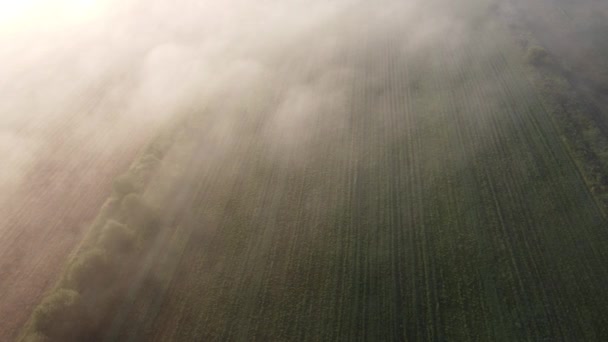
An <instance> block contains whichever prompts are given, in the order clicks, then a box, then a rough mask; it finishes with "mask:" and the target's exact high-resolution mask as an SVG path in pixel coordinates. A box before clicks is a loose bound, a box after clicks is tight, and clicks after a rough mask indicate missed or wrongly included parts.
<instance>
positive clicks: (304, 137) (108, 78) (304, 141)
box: [0, 0, 608, 340]
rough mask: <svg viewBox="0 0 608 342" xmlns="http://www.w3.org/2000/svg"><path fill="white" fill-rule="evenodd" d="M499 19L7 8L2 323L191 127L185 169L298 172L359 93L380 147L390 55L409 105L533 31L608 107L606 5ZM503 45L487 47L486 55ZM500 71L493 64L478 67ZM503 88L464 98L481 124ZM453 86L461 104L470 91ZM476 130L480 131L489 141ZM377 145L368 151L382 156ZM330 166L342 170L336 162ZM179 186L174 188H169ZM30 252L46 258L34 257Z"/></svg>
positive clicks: (133, 0)
mask: <svg viewBox="0 0 608 342" xmlns="http://www.w3.org/2000/svg"><path fill="white" fill-rule="evenodd" d="M494 3H495V2H494V1H484V0H466V1H462V2H456V3H453V2H450V1H447V0H431V1H425V0H403V1H400V0H379V1H373V2H369V1H363V0H286V1H280V0H225V1H220V0H204V1H195V0H176V1H169V0H150V1H143V0H126V1H120V0H55V1H53V0H28V1H19V2H15V1H9V0H0V166H1V167H0V218H1V217H5V218H6V219H5V220H0V249H2V248H3V246H2V245H6V246H7V248H6V249H5V250H4V252H0V269H2V266H3V265H9V264H10V265H13V266H12V268H10V269H9V268H8V267H4V272H5V273H4V274H5V275H6V277H5V280H2V279H0V293H3V290H5V291H4V292H5V293H7V297H6V298H7V299H6V301H5V303H4V305H5V308H6V312H12V313H14V312H17V311H18V309H17V308H18V307H19V306H20V304H21V302H22V301H23V300H24V299H23V298H24V297H27V295H28V294H29V293H36V295H35V296H32V297H31V298H30V299H28V302H27V303H26V306H27V307H28V308H31V307H32V306H33V305H35V304H36V303H37V299H39V298H40V296H41V293H42V292H43V291H44V290H45V289H46V288H47V287H48V286H49V284H52V283H53V281H54V278H53V277H52V276H48V275H46V274H45V272H49V273H51V274H54V273H57V272H59V271H60V269H61V266H62V263H63V262H64V261H65V260H67V257H68V254H69V253H70V251H71V250H72V249H73V248H74V247H75V246H76V245H77V244H78V241H80V239H81V238H82V237H83V236H84V235H85V234H86V232H87V227H88V226H87V224H88V223H89V222H90V221H91V220H92V219H93V217H94V215H95V213H96V211H97V208H98V207H99V205H100V204H101V203H102V202H103V200H104V199H105V198H106V197H107V196H109V195H110V193H111V182H112V179H114V178H115V177H116V176H117V175H119V174H120V173H122V172H124V171H125V170H126V169H127V168H128V165H129V163H130V162H131V161H132V160H133V159H134V158H135V157H136V156H137V155H138V152H140V151H141V150H142V149H143V148H144V147H145V146H146V144H148V143H149V142H150V141H151V140H152V139H153V138H154V137H155V136H157V135H158V134H160V133H162V132H163V131H164V130H166V129H167V128H168V127H172V125H173V124H174V123H175V122H180V120H183V119H184V118H186V117H188V115H192V114H196V115H197V116H198V117H199V118H202V119H203V120H204V121H205V125H206V126H205V127H206V128H205V130H204V133H201V134H200V135H201V138H200V140H201V141H200V143H201V145H202V143H203V142H204V143H205V144H207V145H206V146H196V145H195V146H190V148H191V150H188V151H189V152H193V151H194V152H196V153H194V152H193V156H190V157H186V158H192V159H196V158H198V159H199V162H200V163H201V164H203V163H204V164H207V165H213V164H214V162H216V161H219V160H220V159H222V158H224V159H225V158H228V157H232V156H234V157H235V158H237V157H236V156H237V155H238V154H231V153H233V152H234V149H236V148H237V147H235V146H237V144H238V143H241V144H243V145H246V144H247V143H243V141H244V140H246V139H253V140H255V141H254V142H252V143H256V144H263V145H264V146H266V147H268V148H269V150H271V151H272V154H273V157H277V156H278V157H279V159H280V158H283V157H285V158H289V159H290V160H291V161H293V164H296V165H298V161H300V160H302V161H306V160H308V159H307V158H311V159H313V157H314V156H324V155H325V154H326V153H327V146H328V145H330V144H331V143H333V142H335V140H339V139H343V140H344V141H341V142H340V143H343V144H344V146H347V145H348V142H345V141H346V138H344V137H345V136H347V134H344V132H345V131H348V130H349V129H350V128H352V125H354V123H353V120H352V115H350V114H351V111H353V105H352V104H353V103H358V102H357V101H360V99H359V98H356V96H358V95H361V93H360V92H362V91H365V92H377V94H379V96H378V98H379V99H378V100H377V101H376V100H371V101H370V102H371V103H369V104H366V105H367V106H368V107H367V108H365V110H369V112H370V113H371V114H370V116H369V118H368V119H367V121H365V122H366V124H369V127H370V129H377V130H378V132H384V131H385V130H389V129H390V128H391V125H393V124H394V123H393V122H390V121H388V120H386V121H385V120H384V119H385V117H383V116H382V114H383V111H384V112H386V110H385V106H386V105H387V104H386V102H390V101H385V100H386V98H389V97H394V98H401V97H402V96H401V94H396V93H390V91H386V88H387V87H389V85H388V81H387V77H386V75H385V74H382V72H385V73H386V70H385V69H382V68H383V67H384V66H381V65H376V64H379V63H375V60H374V59H375V58H381V57H382V58H384V57H385V56H384V55H383V54H385V53H388V52H387V51H386V50H387V49H386V46H390V47H391V52H390V53H392V54H394V56H397V57H394V58H395V59H396V61H394V63H396V64H398V63H402V64H407V63H410V61H412V63H411V64H412V65H415V66H416V67H418V68H417V69H416V68H414V67H412V70H411V75H410V74H408V75H407V76H408V77H409V78H408V79H407V81H404V82H409V83H408V84H407V87H408V89H415V88H417V87H418V85H419V83H424V82H422V81H423V78H424V77H426V75H427V73H425V72H428V74H431V73H433V72H434V73H438V71H437V70H438V68H439V67H441V68H443V69H442V70H444V71H445V72H446V73H448V74H450V75H452V74H453V75H452V76H449V77H453V78H455V79H456V78H458V77H461V72H462V70H469V69H468V68H475V66H476V65H475V61H474V60H471V59H470V55H467V54H466V53H461V54H459V53H454V54H453V55H451V56H450V58H449V61H450V62H449V63H445V65H441V66H438V65H437V64H434V63H435V62H434V59H433V58H435V55H436V54H441V53H452V52H453V51H456V50H458V49H457V48H458V47H459V46H465V45H466V46H469V45H470V46H475V44H477V43H478V41H479V40H480V39H484V38H483V37H484V32H489V31H492V32H501V34H503V36H508V34H505V32H507V27H509V25H511V26H513V27H515V26H518V27H519V26H522V25H523V26H525V25H529V29H530V30H531V31H532V32H533V33H534V35H535V37H536V40H535V41H531V43H530V44H532V43H538V44H541V45H543V46H546V47H547V50H548V51H549V53H551V54H554V55H560V56H564V59H563V63H564V65H565V68H567V69H568V70H570V71H572V72H573V74H574V75H575V76H576V77H578V78H577V79H578V80H580V82H581V84H583V85H586V86H587V87H591V88H593V89H594V92H595V94H596V95H597V98H598V99H599V100H598V101H605V102H603V103H604V104H605V103H608V91H605V90H602V89H608V88H602V87H603V86H605V83H602V82H605V80H599V81H598V80H597V79H595V78H594V76H593V75H596V74H597V73H596V72H595V69H592V68H589V67H588V64H589V63H587V62H588V61H595V62H597V63H600V64H601V63H605V62H602V61H605V57H606V56H607V55H606V53H607V51H608V45H606V46H605V47H606V49H604V50H602V46H600V45H601V44H598V43H597V41H602V39H604V40H603V41H604V42H605V38H597V37H596V35H597V34H598V32H608V31H602V30H604V29H605V24H604V23H605V22H606V21H605V19H606V16H607V14H608V7H607V6H606V4H605V2H602V1H592V0H589V1H588V2H587V3H586V4H585V7H584V8H583V7H580V6H579V7H577V6H575V5H574V3H575V2H574V1H571V2H566V1H555V2H551V1H548V0H546V1H545V0H535V1H531V2H524V1H516V0H513V1H509V2H501V3H498V2H496V4H494ZM577 3H578V2H577ZM492 4H494V5H492ZM556 4H559V6H566V7H563V8H568V13H569V14H570V15H571V16H572V17H569V18H570V19H569V20H571V21H570V22H566V24H564V26H563V27H562V26H561V23H562V21H561V19H557V20H553V21H551V20H548V19H547V20H544V19H543V20H539V21H538V22H534V18H535V15H536V16H540V15H542V13H543V12H544V9H546V8H548V7H549V6H557V5H556ZM552 8H553V7H552ZM555 8H560V7H555ZM571 8H574V10H572V11H571V10H570V9H571ZM551 13H553V14H555V13H561V12H560V11H559V10H555V13H554V12H551ZM558 23H559V25H558ZM582 23H584V24H582ZM573 26H574V27H575V28H576V29H571V28H572V27H573ZM526 27H528V26H526ZM556 32H562V33H563V32H575V33H572V34H571V35H570V34H563V35H562V34H561V33H560V34H556ZM590 32H591V33H590ZM480 37H481V38H480ZM501 37H502V36H501ZM580 37H586V38H587V39H582V40H581V39H579V38H580ZM593 37H595V38H593ZM485 39H487V37H486V38H485ZM514 40H515V39H514ZM501 43H503V42H500V43H496V47H497V49H498V47H499V45H500V44H501ZM510 43H512V42H510V41H509V44H510ZM526 44H528V42H527V41H526ZM513 45H514V46H515V44H513ZM484 46H486V47H487V46H491V45H488V44H486V45H484ZM438 47H441V49H440V48H438ZM450 48H453V50H450ZM446 51H448V52H446ZM467 53H468V52H467ZM500 53H501V52H500V51H498V50H496V51H494V50H493V49H492V48H488V49H486V50H484V51H483V53H480V55H479V58H478V60H484V59H489V58H493V57H495V56H497V55H499V54H500ZM517 53H520V54H523V52H522V51H518V52H517ZM391 58H393V57H391ZM389 59H390V58H385V59H384V60H389ZM446 60H447V59H446ZM427 61H428V63H427ZM376 69H378V73H376V74H375V73H374V72H372V71H374V70H376ZM408 72H410V71H408ZM501 72H504V70H499V71H496V74H492V75H483V76H480V77H479V78H478V79H476V80H475V82H477V83H475V86H476V87H478V88H479V89H480V90H479V93H480V94H484V95H486V96H485V97H484V101H486V102H485V104H484V105H485V106H486V107H485V108H494V107H498V106H499V105H500V103H501V102H500V101H501V100H502V98H501V96H504V94H499V92H500V91H501V89H502V87H503V84H502V83H500V82H499V81H498V80H499V79H500V78H501V76H502V75H500V73H501ZM606 75H608V73H607V74H606ZM462 78H463V79H464V81H462V82H463V83H462V84H463V89H464V86H466V81H467V80H466V77H464V76H462ZM436 81H437V80H431V81H430V82H431V83H432V82H436ZM598 82H599V83H598ZM602 84H603V85H602ZM393 85H394V84H393ZM458 91H462V94H465V90H462V89H459V90H458ZM429 92H430V91H429ZM386 93H390V94H389V95H387V94H386ZM459 94H460V93H459ZM435 95H437V96H438V98H439V97H441V96H446V97H449V96H451V94H443V93H441V94H439V91H438V94H430V93H428V95H425V96H423V97H424V99H423V100H424V101H428V105H427V104H423V105H421V106H420V108H426V109H428V110H429V112H433V111H437V112H441V113H443V114H445V111H443V112H442V111H441V110H439V109H438V110H435V109H436V108H438V107H440V106H441V103H440V101H435V100H434V99H435V97H434V96H435ZM465 95H466V94H465ZM382 96H385V97H384V98H382ZM370 97H371V96H370ZM403 97H405V95H403ZM383 101H384V102H383ZM376 102H377V103H376ZM408 105H409V104H408ZM465 107H466V106H465ZM465 109H470V108H465ZM443 114H442V115H443ZM373 115H377V118H376V117H375V116H373ZM419 115H424V113H423V114H419ZM470 115H471V121H473V115H474V114H470ZM479 115H480V117H479V118H474V119H479V120H478V122H475V124H476V125H478V126H479V127H484V125H489V120H485V119H484V117H482V114H479ZM243 122H245V123H246V124H243ZM248 125H250V126H248ZM362 125H363V124H362ZM259 127H262V128H259ZM249 128H251V130H248V129H249ZM254 128H255V129H254ZM400 128H401V129H403V135H407V134H408V132H410V130H409V127H400ZM258 129H259V130H258ZM483 134H485V132H482V133H480V135H483ZM487 134H488V135H490V134H491V133H490V132H488V133H487ZM203 135H204V137H202V136H203ZM431 135H432V132H430V133H429V136H431ZM192 136H195V134H193V135H192ZM378 136H381V134H378ZM243 137H246V138H243ZM241 139H243V141H242V140H241ZM349 139H350V137H349ZM353 139H354V138H353ZM372 140H373V139H370V141H371V142H370V145H371V144H385V143H387V141H385V140H382V139H378V140H377V141H375V140H373V141H372ZM428 143H429V145H430V147H429V149H430V150H432V149H433V148H436V149H439V148H440V147H441V143H437V142H435V144H436V145H433V143H434V140H432V139H430V138H429V141H428ZM334 146H340V148H341V146H342V145H334ZM476 148H478V149H479V150H480V151H481V150H483V149H484V148H485V146H478V147H477V146H476V147H472V149H476ZM345 150H346V149H345ZM369 151H373V148H371V147H370V148H369ZM178 152H179V151H172V153H174V155H173V156H169V157H168V158H167V159H168V160H171V161H175V164H177V162H178V161H179V158H183V157H184V156H183V155H182V154H179V153H178ZM334 152H335V151H334ZM476 152H477V151H475V153H476ZM345 153H346V152H345ZM458 153H460V152H456V153H453V154H451V155H450V156H446V157H441V158H436V159H435V160H432V161H429V162H428V164H429V165H433V166H432V167H433V170H436V171H437V173H439V172H440V171H442V170H444V169H446V168H447V167H446V166H449V168H450V169H459V168H462V169H464V168H465V167H467V166H468V165H469V163H470V161H471V160H473V159H474V154H475V153H473V152H471V153H465V152H462V153H461V154H458ZM361 154H362V159H363V158H364V157H365V156H363V154H364V153H363V152H362V153H361ZM332 158H338V159H339V158H343V156H342V155H341V153H336V154H335V155H334V156H332ZM370 159H371V158H370ZM446 160H448V161H446ZM269 165H270V163H269ZM174 166H175V165H174V164H167V165H165V167H166V169H164V170H161V171H159V175H158V178H157V179H158V180H161V181H162V180H163V177H169V176H166V174H171V173H172V171H171V168H172V167H174ZM193 172H198V170H191V173H193ZM230 172H233V173H238V172H239V171H238V170H237V171H235V170H230V171H227V172H226V173H227V174H230ZM189 177H194V175H193V174H191V175H189ZM235 177H236V176H235ZM227 178H228V176H227ZM184 179H187V180H188V179H189V178H188V177H185V178H184ZM167 184H169V185H170V184H171V183H167ZM175 184H177V185H184V184H183V181H180V180H178V181H176V183H175ZM169 185H167V186H166V187H170V186H169ZM158 187H159V188H161V186H160V185H158ZM189 187H190V185H189V184H185V186H184V188H189ZM187 190H188V189H184V191H187ZM165 191H166V193H169V192H170V189H165ZM157 195H158V194H157ZM49 203H50V204H49ZM76 205H80V206H82V207H83V208H84V207H90V210H89V211H88V212H86V213H83V214H82V215H80V216H78V215H76V214H74V213H73V212H71V211H70V210H73V211H78V210H79V209H78V208H80V207H78V206H76ZM175 205H177V204H175ZM74 208H76V209H74ZM175 210H177V209H175ZM62 229H64V230H62ZM57 232H59V233H58V234H57ZM54 234H56V236H55V237H54V239H55V240H53V241H54V242H53V243H55V244H57V247H56V248H55V249H54V250H53V252H52V253H51V252H49V251H47V250H42V249H40V248H43V247H42V246H45V247H44V248H51V247H48V246H47V244H46V242H47V241H46V238H47V237H48V236H53V235H54ZM34 240H36V242H35V243H33V242H32V241H34ZM51 244H52V243H49V245H51ZM29 249H35V250H39V251H40V253H41V255H39V256H33V255H29V254H28V253H27V252H26V251H27V250H29ZM44 253H47V254H51V255H52V256H54V260H55V261H54V264H53V267H51V266H50V265H47V264H40V262H41V261H40V260H42V259H48V257H45V256H44V255H42V254H44ZM32 254H34V253H32ZM51 259H52V258H51ZM47 262H49V263H50V261H47ZM42 268H44V270H43V269H42ZM30 273H31V274H30ZM1 274H2V273H1V272H0V275H1ZM9 276H10V277H13V278H14V279H16V280H15V283H16V284H30V286H29V288H27V289H25V290H19V286H15V285H11V284H9V282H8V281H7V280H6V279H8V278H9ZM34 277H35V279H34ZM34 282H38V283H36V286H33V285H31V284H34ZM9 291H12V292H9ZM28 291H30V292H28ZM0 305H2V304H0ZM2 311H3V310H2V306H0V313H1V312H2ZM22 320H23V319H22ZM18 323H19V322H17V323H14V324H13V325H12V326H7V328H5V329H1V328H0V340H1V339H2V338H3V336H11V334H14V331H13V330H14V329H17V326H18ZM11 329H13V330H11ZM3 334H4V335H3Z"/></svg>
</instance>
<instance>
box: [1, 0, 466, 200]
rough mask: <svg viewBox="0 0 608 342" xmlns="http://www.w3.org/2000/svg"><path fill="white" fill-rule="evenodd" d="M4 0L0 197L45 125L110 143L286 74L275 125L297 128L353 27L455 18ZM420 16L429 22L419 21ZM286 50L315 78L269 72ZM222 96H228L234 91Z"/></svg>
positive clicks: (409, 8) (426, 30)
mask: <svg viewBox="0 0 608 342" xmlns="http://www.w3.org/2000/svg"><path fill="white" fill-rule="evenodd" d="M3 6H4V7H5V8H8V10H7V11H5V12H3V14H2V18H1V19H0V20H2V21H1V24H0V60H1V63H0V74H2V76H3V77H2V80H1V81H0V92H1V93H2V94H3V98H2V101H1V103H0V113H1V116H0V120H1V122H0V123H1V127H2V130H1V132H0V134H1V136H0V144H1V145H0V163H1V164H2V165H5V167H3V168H2V170H1V171H0V172H1V173H2V174H1V175H0V189H2V191H1V193H2V194H3V197H5V196H7V195H8V194H10V193H11V192H12V191H14V189H15V188H16V187H18V186H19V184H20V182H21V181H22V178H23V175H24V174H26V173H27V170H28V168H29V167H30V166H31V165H32V163H33V162H34V161H35V160H36V157H37V156H38V155H39V154H41V153H44V145H45V144H46V139H54V137H48V136H46V135H49V134H50V133H49V130H50V129H51V128H50V127H51V126H53V125H59V126H60V127H58V128H57V129H60V130H61V134H62V135H77V136H80V137H83V139H86V140H87V141H88V142H94V145H95V146H97V147H99V148H100V149H106V150H107V149H112V148H115V147H116V146H113V145H116V144H128V143H129V137H131V138H132V137H133V132H139V133H141V134H144V132H151V131H154V130H155V129H157V128H158V127H160V126H162V125H163V123H165V122H167V120H168V119H170V118H171V117H173V116H174V115H176V114H178V113H180V111H184V109H185V108H187V107H188V108H193V107H197V106H205V105H206V101H212V100H213V98H214V97H216V96H217V94H222V92H224V93H225V92H226V91H228V90H230V91H234V90H233V89H239V88H240V89H247V88H251V86H250V85H249V84H248V83H251V82H252V83H255V82H259V80H260V79H262V78H264V82H268V81H270V82H274V84H278V83H280V82H283V83H288V84H287V85H286V87H289V90H288V91H287V92H286V94H287V95H286V96H287V98H286V100H285V101H287V102H286V103H285V104H284V105H283V106H282V107H281V109H280V112H279V113H277V115H278V118H277V120H278V122H277V125H278V127H277V128H278V129H280V130H283V129H288V127H292V126H296V127H297V126H299V125H300V124H301V121H302V120H305V118H303V116H306V115H311V113H312V112H314V110H311V109H312V108H315V106H317V105H321V104H312V103H311V102H315V101H316V99H317V98H319V96H316V95H317V94H315V93H316V92H317V91H325V90H326V88H327V87H328V85H330V88H331V91H333V92H335V93H336V96H337V97H339V96H340V92H341V88H343V87H346V86H347V85H348V81H347V79H345V80H343V81H342V82H344V84H335V82H336V81H335V79H336V78H337V77H336V76H335V75H337V74H341V73H353V72H356V70H341V66H340V65H337V64H336V62H335V58H336V56H338V55H340V54H341V53H343V52H344V49H348V48H352V46H349V45H353V44H357V41H356V39H357V37H356V36H355V34H356V33H355V32H353V27H354V25H377V26H378V29H377V30H378V32H379V34H388V35H390V34H391V33H387V32H386V31H387V30H390V29H391V27H392V29H395V28H396V26H398V27H399V29H401V26H402V23H403V22H409V23H410V24H408V26H409V27H408V35H409V37H412V38H411V39H409V40H408V41H409V44H418V45H421V46H423V45H425V44H429V42H432V36H433V35H440V34H446V33H448V32H450V33H451V34H454V33H455V31H454V28H455V26H458V23H457V22H456V21H455V20H456V18H454V17H452V16H450V15H448V13H450V12H449V11H448V10H446V9H444V10H443V11H440V10H439V6H438V4H436V3H433V2H430V3H429V2H421V1H405V2H402V1H383V3H382V4H373V5H371V4H366V3H365V2H362V1H356V0H339V1H312V2H311V1H287V2H285V1H245V0H242V1H236V0H234V1H222V2H217V1H198V2H197V1H177V2H167V1H146V2H140V1H126V2H125V1H122V2H119V1H74V0H65V1H50V0H49V1H44V0H39V1H29V2H23V3H22V2H19V3H13V2H9V1H7V2H4V3H3ZM430 14H432V15H433V16H434V17H433V19H434V20H432V21H431V20H424V19H422V18H424V17H425V16H428V15H430ZM345 26H346V29H344V27H345ZM328 28H329V29H328ZM456 29H458V28H457V27H456ZM412 31H415V32H412ZM310 40H315V41H316V42H315V43H314V44H311V43H310ZM310 48H314V49H316V51H314V52H312V53H311V51H309V50H308V49H310ZM298 49H302V51H298ZM287 54H289V55H290V56H297V55H299V54H301V55H310V56H313V58H314V61H309V63H316V65H315V68H316V69H317V71H316V75H315V77H316V78H318V79H319V80H320V81H318V85H313V86H312V88H311V86H310V85H307V86H302V85H300V84H298V83H300V82H301V80H296V79H295V78H296V77H297V75H285V74H277V71H278V64H279V63H281V62H282V61H281V58H283V57H284V56H286V55H287ZM332 59H334V60H332ZM302 61H304V59H302ZM332 78H333V80H332ZM332 82H333V83H332ZM290 83H295V84H293V88H292V87H291V86H292V84H290ZM232 99H233V100H232V101H237V102H238V95H235V96H233V97H232ZM290 102H294V104H293V105H294V106H296V107H298V108H299V109H296V110H295V111H294V113H293V118H291V117H289V118H288V117H286V115H288V116H291V115H292V114H285V113H287V112H290V111H289V109H288V108H285V106H290V105H291V104H290ZM292 119H293V121H292ZM68 122H69V125H68V124H67V123H68ZM62 125H67V126H62ZM91 153H96V151H91ZM6 166H9V167H6Z"/></svg>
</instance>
